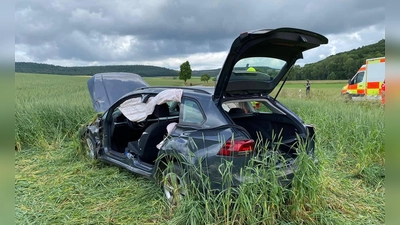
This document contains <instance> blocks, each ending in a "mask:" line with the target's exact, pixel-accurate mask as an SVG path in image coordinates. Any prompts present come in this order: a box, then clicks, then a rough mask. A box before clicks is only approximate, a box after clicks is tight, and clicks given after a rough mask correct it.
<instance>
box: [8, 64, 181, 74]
mask: <svg viewBox="0 0 400 225" xmlns="http://www.w3.org/2000/svg"><path fill="white" fill-rule="evenodd" d="M15 72H17V73H39V74H56V75H93V74H96V73H105V72H128V73H136V74H139V75H140V76H142V77H156V76H178V71H176V70H172V69H167V68H163V67H158V66H147V65H109V66H73V67H65V66H55V65H49V64H42V63H31V62H16V63H15Z"/></svg>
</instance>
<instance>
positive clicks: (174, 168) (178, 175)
mask: <svg viewBox="0 0 400 225" xmlns="http://www.w3.org/2000/svg"><path fill="white" fill-rule="evenodd" d="M162 175H163V176H162V181H161V184H162V189H163V192H164V195H165V197H166V199H167V201H168V202H169V203H170V204H171V205H178V204H179V202H181V201H182V200H183V199H184V197H185V196H186V195H187V182H186V181H185V177H184V172H183V169H182V168H181V167H180V166H179V165H178V164H176V163H174V164H173V165H171V166H167V168H165V169H164V171H163V173H162Z"/></svg>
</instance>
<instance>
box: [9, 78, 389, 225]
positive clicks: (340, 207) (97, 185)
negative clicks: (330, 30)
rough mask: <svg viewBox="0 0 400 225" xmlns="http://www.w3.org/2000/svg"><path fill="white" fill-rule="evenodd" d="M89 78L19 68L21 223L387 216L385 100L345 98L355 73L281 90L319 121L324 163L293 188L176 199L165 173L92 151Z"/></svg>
mask: <svg viewBox="0 0 400 225" xmlns="http://www.w3.org/2000/svg"><path fill="white" fill-rule="evenodd" d="M87 80H88V77H84V76H82V77H74V76H57V75H43V74H20V73H16V74H15V87H16V109H15V112H16V114H15V117H16V118H15V119H16V124H15V149H16V151H15V222H16V224H384V218H385V211H384V208H385V185H384V179H385V146H384V132H383V131H384V108H383V107H382V106H381V105H380V103H379V102H347V101H344V99H342V98H341V96H340V90H341V87H342V86H343V85H344V84H345V83H346V81H310V82H311V96H309V97H306V96H305V87H304V84H305V82H304V81H290V82H287V83H286V84H285V86H284V87H283V89H282V91H281V93H280V94H279V96H278V98H277V99H278V100H279V101H281V102H282V103H284V104H285V105H286V106H288V107H289V108H290V109H291V110H292V111H294V112H295V113H296V114H298V115H299V116H300V117H301V118H302V119H303V120H304V121H305V122H306V123H309V124H313V125H314V126H315V127H316V135H317V139H316V150H315V154H316V158H317V159H318V163H317V164H313V163H310V162H307V160H305V163H303V164H301V168H302V169H303V170H302V172H301V173H299V174H297V175H298V176H296V177H297V178H296V179H295V180H294V184H293V187H292V188H291V189H283V188H280V187H277V184H276V183H274V182H266V183H261V184H249V185H247V186H245V187H243V188H241V189H240V190H239V192H240V193H239V194H236V195H229V193H228V194H227V193H223V194H221V195H218V196H214V195H207V196H200V197H199V196H197V197H191V198H188V200H185V201H183V202H182V203H181V204H180V205H178V206H170V205H169V204H168V203H167V202H166V200H165V199H164V196H163V193H162V190H161V188H160V187H159V186H158V185H157V184H156V183H155V182H152V181H150V180H147V179H145V178H143V177H141V176H137V175H134V174H131V173H129V172H127V171H125V170H124V169H120V168H118V167H116V166H111V165H108V164H104V163H101V162H97V161H93V160H90V159H89V158H88V157H87V156H86V154H85V149H84V148H83V147H82V146H81V143H80V140H79V138H78V130H79V128H80V127H81V126H82V125H83V124H85V123H86V122H88V121H90V120H92V119H93V118H94V117H95V116H96V113H95V111H94V110H93V108H92V105H91V100H90V96H89V93H88V91H87V86H86V81H87ZM145 80H146V81H147V82H148V83H149V84H150V85H155V86H157V85H161V86H169V85H183V81H181V80H178V79H174V78H171V77H164V78H145ZM190 83H192V85H199V84H203V85H204V83H203V82H201V81H200V79H199V78H193V79H191V80H188V81H187V85H189V84H190ZM213 84H214V82H213V81H211V80H210V81H209V82H208V84H207V83H206V84H205V85H213ZM300 89H301V90H302V91H299V90H300ZM275 93H276V92H274V93H272V96H275V95H274V94H275ZM260 190H263V192H260Z"/></svg>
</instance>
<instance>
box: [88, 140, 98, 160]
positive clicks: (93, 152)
mask: <svg viewBox="0 0 400 225" xmlns="http://www.w3.org/2000/svg"><path fill="white" fill-rule="evenodd" d="M95 144H96V143H95V142H94V140H93V139H92V138H91V137H90V136H89V135H87V136H86V147H87V154H88V156H89V158H91V159H97V152H96V148H95V146H96V145H95Z"/></svg>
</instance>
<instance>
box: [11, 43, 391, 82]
mask: <svg viewBox="0 0 400 225" xmlns="http://www.w3.org/2000/svg"><path fill="white" fill-rule="evenodd" d="M381 56H385V39H382V40H380V41H379V42H377V43H375V44H371V45H367V46H362V47H359V48H357V49H353V50H350V51H346V52H341V53H338V54H336V55H331V56H329V57H327V58H325V59H323V60H321V61H318V62H315V63H310V64H306V65H304V66H303V67H301V66H299V65H296V66H294V67H293V68H292V70H291V72H290V75H289V78H288V79H289V80H305V79H310V80H345V79H349V78H351V77H352V76H353V75H354V74H355V73H356V72H357V70H358V68H359V67H360V66H361V65H362V64H364V63H365V60H366V59H369V58H376V57H381ZM257 69H261V70H263V71H265V72H267V73H270V74H272V73H275V72H277V71H276V69H272V68H257ZM220 70H221V69H220V68H218V69H210V70H193V71H192V76H201V75H203V74H208V75H210V76H211V77H216V76H217V75H218V74H219V72H220ZM15 72H18V73H39V74H58V75H93V74H96V73H103V72H131V73H136V74H139V75H141V76H143V77H156V76H175V77H177V76H179V71H177V70H172V69H168V68H164V67H158V66H146V65H110V66H74V67H64V66H55V65H49V64H42V63H32V62H16V63H15Z"/></svg>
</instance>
